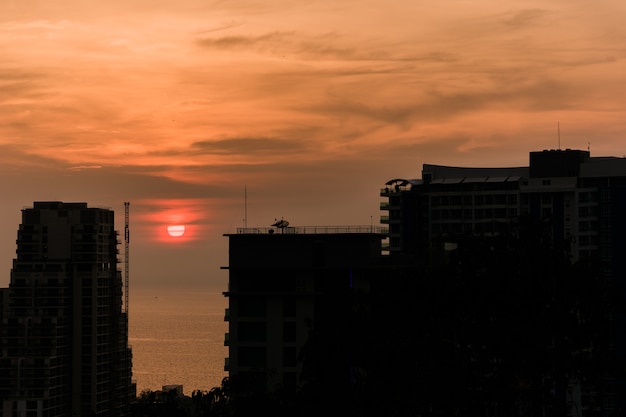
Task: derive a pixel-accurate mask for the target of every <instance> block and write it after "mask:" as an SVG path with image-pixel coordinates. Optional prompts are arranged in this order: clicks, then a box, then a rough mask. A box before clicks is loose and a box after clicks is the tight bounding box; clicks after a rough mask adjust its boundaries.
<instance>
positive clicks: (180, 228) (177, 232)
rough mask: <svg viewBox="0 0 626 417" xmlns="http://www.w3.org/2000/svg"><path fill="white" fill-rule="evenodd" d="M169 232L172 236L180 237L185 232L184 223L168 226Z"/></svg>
mask: <svg viewBox="0 0 626 417" xmlns="http://www.w3.org/2000/svg"><path fill="white" fill-rule="evenodd" d="M167 233H168V234H169V235H170V236H172V237H180V236H182V235H184V234H185V226H184V225H182V224H180V225H172V226H167Z"/></svg>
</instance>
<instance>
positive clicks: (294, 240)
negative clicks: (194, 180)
mask: <svg viewBox="0 0 626 417" xmlns="http://www.w3.org/2000/svg"><path fill="white" fill-rule="evenodd" d="M385 233H386V230H384V229H381V228H379V227H372V226H345V227H334V226H333V227H286V228H242V229H238V230H237V232H236V233H233V234H226V235H224V236H227V237H228V241H229V264H228V266H227V267H224V269H228V273H229V283H228V291H226V292H225V293H224V294H225V296H226V297H228V310H227V314H226V320H227V321H228V333H227V334H226V338H225V345H226V346H228V354H229V357H228V358H226V364H225V370H226V371H228V373H229V377H230V379H231V381H232V382H233V383H235V382H237V381H238V382H240V383H245V384H246V386H247V387H248V388H247V389H248V390H249V391H251V392H272V391H275V390H278V389H284V390H288V391H290V392H295V390H296V389H297V388H299V387H301V386H302V385H304V384H306V383H307V382H309V383H311V382H316V381H317V382H319V381H321V380H323V381H326V383H327V384H338V385H341V386H346V384H347V385H349V384H350V381H351V378H353V377H354V372H356V368H358V366H359V364H357V363H356V359H355V360H354V361H352V360H351V359H349V355H348V351H347V350H346V349H349V346H351V343H353V341H351V331H353V330H355V327H354V326H353V325H351V323H353V320H355V309H356V308H357V307H356V298H355V297H356V295H355V294H357V293H359V292H363V291H367V286H368V285H369V280H370V279H371V278H372V277H374V276H376V273H377V271H376V266H377V265H378V262H379V260H380V254H381V240H382V239H383V237H384V235H385ZM314 380H315V381H314ZM242 381H243V382H242Z"/></svg>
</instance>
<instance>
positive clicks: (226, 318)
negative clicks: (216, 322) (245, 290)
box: [224, 308, 230, 321]
mask: <svg viewBox="0 0 626 417" xmlns="http://www.w3.org/2000/svg"><path fill="white" fill-rule="evenodd" d="M224 321H230V309H229V308H226V309H224Z"/></svg>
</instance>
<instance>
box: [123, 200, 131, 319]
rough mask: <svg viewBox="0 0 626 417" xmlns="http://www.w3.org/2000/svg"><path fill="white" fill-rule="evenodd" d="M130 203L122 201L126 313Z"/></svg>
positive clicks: (125, 305)
mask: <svg viewBox="0 0 626 417" xmlns="http://www.w3.org/2000/svg"><path fill="white" fill-rule="evenodd" d="M129 206H130V203H129V202H124V312H126V313H128V271H129V268H128V249H129V248H128V246H129V243H130V232H129V230H128V210H129Z"/></svg>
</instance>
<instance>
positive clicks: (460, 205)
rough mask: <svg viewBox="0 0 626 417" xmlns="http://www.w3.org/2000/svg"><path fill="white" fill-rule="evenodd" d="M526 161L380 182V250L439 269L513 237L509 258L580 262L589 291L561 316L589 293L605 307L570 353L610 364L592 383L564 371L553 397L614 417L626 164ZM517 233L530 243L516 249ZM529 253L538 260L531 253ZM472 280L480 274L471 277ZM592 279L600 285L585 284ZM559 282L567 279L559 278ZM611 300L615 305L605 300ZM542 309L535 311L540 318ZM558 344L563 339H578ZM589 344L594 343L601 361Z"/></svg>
mask: <svg viewBox="0 0 626 417" xmlns="http://www.w3.org/2000/svg"><path fill="white" fill-rule="evenodd" d="M529 156H530V157H529V166H527V167H510V168H465V167H451V166H441V165H431V164H424V165H423V169H422V176H421V178H418V179H393V180H390V181H388V182H387V183H386V184H385V187H384V188H382V189H381V191H380V195H381V197H383V200H382V202H381V210H382V215H381V223H383V224H387V225H388V226H389V239H388V241H387V242H385V243H384V250H385V251H386V253H387V254H388V255H390V258H394V257H398V258H400V257H410V258H413V259H416V260H417V262H420V263H421V264H424V265H441V264H442V263H445V262H446V260H447V259H450V258H449V257H450V256H452V255H454V254H455V251H456V249H457V248H459V249H460V245H462V244H463V242H465V243H467V242H472V244H477V243H480V244H484V243H485V242H487V243H486V244H484V247H485V248H486V250H493V253H494V254H495V253H498V254H506V253H511V251H512V250H513V249H510V248H513V247H514V244H513V243H511V242H512V241H513V240H516V243H515V244H516V245H517V246H515V248H516V249H515V250H516V251H517V253H516V254H515V256H516V257H517V258H518V259H519V258H520V256H521V254H522V252H521V251H520V248H521V250H523V251H526V252H524V253H529V252H531V250H530V249H529V247H531V246H533V247H535V248H539V247H541V248H545V249H546V250H549V251H550V253H552V254H554V256H556V257H559V258H560V257H563V259H566V260H567V261H568V262H569V263H570V264H572V265H579V266H580V268H579V270H582V269H583V268H587V269H586V271H588V272H587V277H586V278H585V277H583V279H582V282H583V286H584V287H585V288H587V290H586V291H588V294H585V293H579V294H572V295H571V297H570V298H571V299H576V300H578V301H577V302H576V303H577V304H575V305H574V306H573V307H572V310H571V311H568V313H572V312H573V311H575V309H576V308H578V307H577V306H579V305H583V304H584V303H585V302H589V299H590V298H591V297H592V296H595V295H593V294H594V291H595V292H597V293H602V294H604V295H602V297H604V298H605V300H606V304H603V303H602V302H600V303H597V304H595V305H594V307H593V309H594V311H593V312H592V313H590V314H592V315H594V320H597V322H596V324H597V326H595V327H594V332H595V333H594V335H593V336H589V335H586V336H585V337H589V340H588V341H586V342H584V343H588V346H586V347H584V348H580V346H579V347H578V351H570V352H569V354H571V355H572V356H573V357H578V358H582V357H584V358H590V357H591V359H590V360H597V361H598V362H596V363H600V364H601V363H602V361H600V359H602V360H604V362H603V363H605V364H609V363H612V364H618V365H617V366H614V365H602V366H606V368H604V369H602V371H601V372H598V373H602V375H603V376H602V377H597V378H596V376H594V378H596V379H595V380H594V382H593V383H589V382H584V381H590V380H592V379H593V378H591V377H588V374H589V370H584V369H582V368H580V367H579V368H576V369H574V368H572V370H571V372H570V375H576V377H571V378H570V379H569V383H568V384H567V385H568V386H567V390H566V389H565V388H564V387H563V386H562V387H561V388H563V389H561V390H560V391H559V389H556V390H553V391H554V392H556V394H554V395H555V396H561V398H562V402H566V403H567V405H566V406H565V408H566V409H567V410H568V413H569V415H603V416H608V415H623V414H620V413H624V412H626V411H625V410H626V395H625V394H624V392H625V387H626V378H625V376H624V372H622V366H621V365H619V364H620V363H624V359H625V358H626V333H625V331H624V329H625V328H626V314H624V309H623V308H622V307H621V306H623V299H624V294H626V262H625V261H624V255H625V254H626V219H625V217H624V213H626V158H618V157H591V155H590V153H589V151H583V150H571V149H566V150H560V149H559V150H545V151H538V152H531V153H530V155H529ZM521 234H525V236H527V237H528V236H532V238H528V240H526V241H524V243H523V244H520V243H519V242H521V240H520V235H521ZM506 245H508V246H507V247H504V246H506ZM456 252H459V251H456ZM465 252H469V250H468V249H467V248H465ZM534 253H535V254H540V253H539V251H538V250H535V252H534ZM544 253H545V251H544ZM511 258H513V256H511ZM524 261H526V263H527V264H530V263H532V262H533V261H534V260H533V259H526V260H524V259H522V260H521V261H520V263H523V262H524ZM463 262H464V264H463V263H460V262H457V263H456V264H455V267H456V268H458V269H459V270H460V269H462V268H463V267H465V266H466V265H468V263H470V262H473V259H470V258H468V257H465V258H464V259H463ZM485 262H491V261H490V260H488V261H485ZM485 265H486V263H483V264H482V265H481V266H480V270H484V269H485ZM515 267H516V266H515V265H511V268H515ZM521 269H523V268H520V270H521ZM503 271H504V270H503ZM540 272H541V271H540ZM472 273H473V275H474V276H477V275H479V272H477V270H474V271H473V272H472ZM515 274H518V275H520V272H519V271H513V272H510V271H509V272H507V271H504V272H503V273H502V279H505V276H513V275H515ZM535 276H538V275H535ZM596 276H598V277H599V280H596V281H593V280H594V279H595V277H596ZM529 277H530V278H531V279H532V277H533V275H532V274H530V275H529ZM563 278H564V282H567V279H568V277H567V276H565V277H563ZM573 281H574V280H573V279H572V282H573ZM592 281H593V282H596V283H594V284H591V283H592ZM597 282H599V283H600V284H597ZM585 283H586V284H585ZM572 285H574V284H572ZM607 288H610V290H607ZM566 292H567V290H564V289H561V290H559V291H557V292H556V295H555V294H552V295H551V296H552V297H553V300H552V301H551V302H550V303H553V304H554V303H556V302H557V301H558V302H563V303H566V302H567V301H568V300H565V301H564V300H562V299H559V294H564V293H566ZM587 295H589V297H587ZM613 297H617V298H616V299H618V300H622V301H612V302H609V300H612V299H613ZM555 300H556V301H555ZM550 305H551V304H549V303H547V304H546V305H543V306H542V308H544V309H545V310H546V311H547V309H548V307H549V306H550ZM589 311H590V310H587V312H589ZM572 314H573V313H572ZM576 314H578V313H576ZM563 316H566V314H564V315H563ZM579 316H580V315H579ZM550 317H551V318H553V317H552V316H550ZM581 317H582V316H581ZM492 319H493V318H492ZM494 320H495V319H494ZM585 320H587V318H586V319H575V320H574V321H577V322H576V323H575V324H573V325H572V326H574V327H573V328H576V329H578V330H576V332H579V331H580V329H584V328H585ZM578 334H579V333H576V335H578ZM563 337H564V339H563V340H564V341H567V340H571V339H572V337H577V336H574V334H571V335H566V336H563ZM592 338H594V339H593V342H591V339H592ZM581 343H583V342H581ZM598 346H602V349H603V350H602V353H601V354H600V353H598V352H599V351H600V350H598V349H599V348H598ZM594 355H595V356H596V357H595V358H593V356H594ZM598 355H603V356H604V357H603V358H598V357H597V356H598ZM609 357H610V358H611V360H609ZM586 360H587V359H586ZM611 361H613V362H611ZM581 362H582V360H581ZM572 366H573V365H572ZM577 366H578V365H577ZM598 369H600V368H598ZM581 381H583V382H581ZM562 385H565V384H562ZM557 401H558V400H557Z"/></svg>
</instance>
